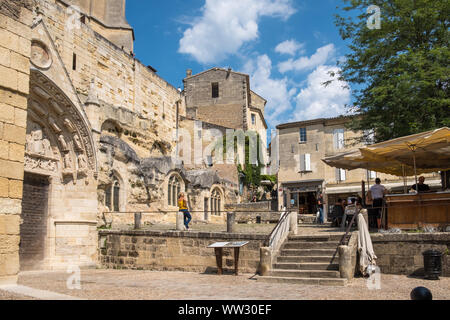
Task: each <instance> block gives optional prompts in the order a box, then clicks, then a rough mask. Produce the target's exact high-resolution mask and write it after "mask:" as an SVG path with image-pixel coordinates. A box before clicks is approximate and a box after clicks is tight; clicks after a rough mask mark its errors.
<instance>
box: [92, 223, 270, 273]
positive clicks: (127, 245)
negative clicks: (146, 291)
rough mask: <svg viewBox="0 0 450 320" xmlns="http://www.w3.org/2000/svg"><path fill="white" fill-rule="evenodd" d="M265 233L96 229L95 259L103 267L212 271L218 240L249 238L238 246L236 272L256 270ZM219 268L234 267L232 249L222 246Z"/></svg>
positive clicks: (214, 269)
mask: <svg viewBox="0 0 450 320" xmlns="http://www.w3.org/2000/svg"><path fill="white" fill-rule="evenodd" d="M265 239H266V236H265V235H246V234H231V233H230V234H227V233H209V232H193V231H189V232H186V231H169V232H159V231H111V230H102V231H100V232H99V242H100V244H99V260H100V264H101V266H102V267H104V268H114V269H135V270H136V269H137V270H157V271H166V270H167V271H192V272H216V271H217V265H216V257H215V255H214V249H212V248H207V246H208V245H210V244H212V243H214V242H219V241H249V243H248V244H247V245H246V246H244V247H243V248H241V249H240V256H239V272H242V273H256V271H257V269H258V265H259V260H260V259H259V252H260V247H263V246H264V240H265ZM223 268H224V270H225V271H227V270H230V271H232V270H234V250H233V249H224V259H223Z"/></svg>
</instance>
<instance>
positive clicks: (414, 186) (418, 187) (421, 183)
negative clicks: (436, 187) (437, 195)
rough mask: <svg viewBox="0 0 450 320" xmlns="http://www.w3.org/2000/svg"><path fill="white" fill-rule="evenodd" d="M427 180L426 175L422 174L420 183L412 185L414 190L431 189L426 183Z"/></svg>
mask: <svg viewBox="0 0 450 320" xmlns="http://www.w3.org/2000/svg"><path fill="white" fill-rule="evenodd" d="M424 182H425V177H424V176H421V177H419V183H418V184H417V185H413V186H412V188H411V189H412V190H414V191H417V192H427V191H430V187H429V186H428V185H427V184H425V183H424Z"/></svg>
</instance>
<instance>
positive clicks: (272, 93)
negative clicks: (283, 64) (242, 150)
mask: <svg viewBox="0 0 450 320" xmlns="http://www.w3.org/2000/svg"><path fill="white" fill-rule="evenodd" d="M243 72H245V73H247V74H249V75H250V84H251V87H252V90H253V91H254V92H256V93H257V94H259V95H261V96H262V97H264V98H265V99H266V100H267V105H266V108H265V112H264V113H265V118H266V121H267V122H268V123H269V126H270V125H274V124H275V121H277V120H279V118H280V116H282V115H283V114H284V113H287V112H289V111H290V110H292V108H293V107H292V103H291V99H292V98H293V97H294V96H295V94H296V93H297V90H296V89H295V88H291V89H289V84H288V79H287V78H283V79H274V78H272V76H271V72H272V61H271V60H270V58H269V57H268V56H267V55H265V54H264V55H261V56H258V57H257V58H256V61H255V60H250V61H248V62H247V64H246V65H245V66H244V71H243Z"/></svg>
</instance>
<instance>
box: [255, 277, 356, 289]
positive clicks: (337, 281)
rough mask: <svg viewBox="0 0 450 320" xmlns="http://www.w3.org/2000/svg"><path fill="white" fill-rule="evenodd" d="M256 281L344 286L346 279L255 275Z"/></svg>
mask: <svg viewBox="0 0 450 320" xmlns="http://www.w3.org/2000/svg"><path fill="white" fill-rule="evenodd" d="M256 279H257V280H258V281H263V282H270V283H287V284H302V285H318V286H340V287H342V286H345V285H346V284H347V279H341V278H338V279H334V278H291V277H274V276H265V277H261V276H258V277H256Z"/></svg>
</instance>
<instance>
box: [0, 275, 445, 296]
mask: <svg viewBox="0 0 450 320" xmlns="http://www.w3.org/2000/svg"><path fill="white" fill-rule="evenodd" d="M68 276H69V275H68V274H67V273H65V272H40V273H25V274H21V275H20V276H19V284H21V285H25V286H29V287H33V288H37V289H41V290H49V291H53V292H57V293H61V294H66V295H70V296H74V297H79V298H84V299H92V300H100V299H104V300H131V299H133V300H136V299H137V300H181V299H183V300H409V299H410V292H411V290H412V289H413V288H415V287H417V286H424V287H427V288H429V289H430V290H431V292H432V294H433V298H434V299H441V300H450V278H441V280H439V281H431V280H428V281H427V280H423V279H419V278H409V277H407V276H397V275H382V276H381V289H380V290H369V289H368V288H367V286H366V280H365V279H363V278H356V279H354V280H352V281H351V282H350V283H349V284H348V285H347V286H346V287H327V286H310V285H308V286H307V285H296V284H277V283H264V282H260V281H257V280H254V279H251V277H252V275H251V274H244V275H240V276H234V275H228V274H227V275H223V276H218V275H215V274H200V273H189V272H156V271H131V270H100V269H97V270H83V271H82V272H81V290H69V289H67V279H68ZM20 298H21V297H14V296H8V294H5V293H4V292H3V293H2V292H1V291H0V299H20Z"/></svg>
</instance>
